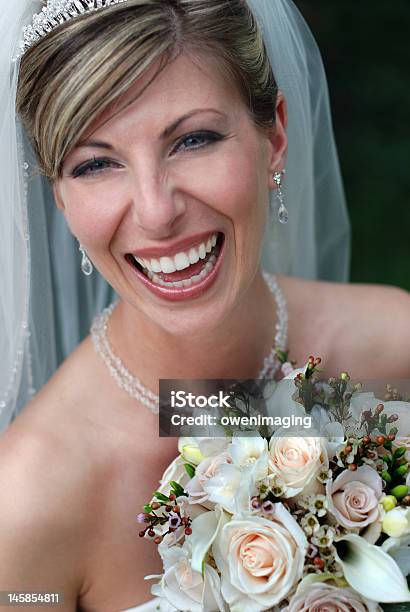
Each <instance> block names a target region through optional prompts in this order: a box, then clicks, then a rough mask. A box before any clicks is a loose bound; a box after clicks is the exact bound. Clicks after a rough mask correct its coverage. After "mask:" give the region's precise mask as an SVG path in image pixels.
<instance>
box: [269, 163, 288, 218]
mask: <svg viewBox="0 0 410 612" xmlns="http://www.w3.org/2000/svg"><path fill="white" fill-rule="evenodd" d="M285 173H286V170H282V171H279V172H275V174H274V175H273V180H274V181H275V183H276V185H277V186H278V188H277V191H276V199H277V200H278V202H279V210H278V219H279V221H280V223H287V222H288V221H289V213H288V210H287V208H286V206H285V205H284V203H283V202H284V200H285V196H284V194H283V191H282V176H283V175H284V174H285Z"/></svg>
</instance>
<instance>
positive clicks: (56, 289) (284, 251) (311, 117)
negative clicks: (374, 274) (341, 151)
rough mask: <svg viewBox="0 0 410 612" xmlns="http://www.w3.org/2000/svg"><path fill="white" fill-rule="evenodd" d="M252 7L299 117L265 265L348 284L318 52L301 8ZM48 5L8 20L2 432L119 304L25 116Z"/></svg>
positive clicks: (25, 8) (1, 34)
mask: <svg viewBox="0 0 410 612" xmlns="http://www.w3.org/2000/svg"><path fill="white" fill-rule="evenodd" d="M247 1H248V4H249V6H250V8H251V10H252V11H253V12H254V14H255V16H256V18H257V20H258V23H259V25H260V27H261V28H262V32H263V36H264V40H265V44H266V47H267V50H268V54H269V57H270V60H271V63H272V67H273V72H274V74H275V77H276V80H277V82H278V85H279V88H280V89H281V91H282V92H283V93H284V96H285V98H286V101H287V106H288V115H289V123H288V136H289V152H288V161H287V165H286V170H287V172H286V175H285V181H284V193H285V196H286V206H287V208H288V210H289V216H290V220H289V223H288V224H287V225H286V226H284V225H282V224H279V223H278V222H277V220H276V216H275V214H273V215H272V219H271V220H270V223H269V224H268V225H267V227H266V234H265V239H264V246H263V265H264V267H265V268H266V269H267V270H268V271H271V272H278V273H282V274H289V275H294V276H302V277H306V278H321V279H325V280H335V281H346V280H348V273H349V257H350V226H349V221H348V216H347V212H346V206H345V201H344V194H343V187H342V182H341V177H340V171H339V165H338V159H337V153H336V149H335V145H334V140H333V132H332V125H331V117H330V110H329V101H328V91H327V84H326V77H325V74H324V69H323V65H322V61H321V58H320V53H319V50H318V48H317V46H316V43H315V42H314V39H313V37H312V35H311V33H310V31H309V29H308V27H307V26H306V24H305V22H304V20H303V18H302V17H301V15H300V14H299V12H298V10H297V9H296V7H295V6H294V4H293V3H292V2H291V0H247ZM88 4H94V3H93V2H91V3H90V2H88ZM101 4H103V3H101ZM42 6H43V3H42V2H39V1H38V0H13V2H11V3H8V5H7V10H4V11H1V12H0V104H1V115H0V147H1V167H0V185H1V189H0V355H1V366H0V431H1V430H4V429H5V428H6V427H7V425H8V424H9V423H10V421H11V420H13V418H14V417H15V416H16V414H17V413H18V412H19V411H20V410H21V409H22V407H23V406H24V405H25V404H26V402H27V401H28V400H29V399H30V398H31V397H32V396H33V395H34V394H35V392H36V391H38V390H39V389H40V388H41V387H42V386H43V385H44V384H45V382H47V380H48V379H49V377H50V376H51V375H52V374H53V372H54V371H55V370H56V368H57V367H58V365H59V364H60V363H61V361H62V360H63V359H64V358H65V357H66V356H67V355H68V354H69V353H70V352H71V351H72V350H73V349H74V347H75V346H76V345H77V344H78V343H79V342H80V341H81V339H82V338H83V337H84V336H85V335H86V334H87V333H88V330H89V326H90V324H91V320H92V318H93V316H94V314H95V313H96V312H98V311H100V310H101V309H102V308H103V307H104V306H106V305H107V304H108V303H109V302H110V301H112V299H113V297H114V292H113V290H112V288H111V287H110V286H109V285H108V284H107V283H106V281H105V280H104V279H103V278H102V277H101V276H99V274H98V272H97V271H94V274H93V275H92V276H91V277H85V276H84V275H83V274H82V273H81V270H80V261H81V255H80V253H79V251H78V244H77V241H76V240H75V238H74V237H73V236H72V235H71V234H70V232H69V230H68V228H67V225H66V223H65V220H64V218H63V216H62V213H61V212H60V211H59V210H58V209H57V208H56V206H55V205H54V202H53V197H52V192H51V189H50V186H49V185H48V183H47V181H46V180H45V179H44V178H42V177H41V176H40V175H39V174H38V172H36V162H35V159H34V155H33V153H32V150H31V147H30V144H29V143H28V141H27V139H26V137H25V134H24V131H23V129H22V127H21V125H20V123H19V120H18V117H17V116H16V111H15V98H16V86H17V79H18V68H19V62H18V60H17V61H15V60H13V59H12V58H15V56H16V54H17V53H18V50H19V43H20V40H21V31H22V27H23V26H24V25H25V24H27V23H29V22H31V18H32V15H33V14H34V13H37V12H39V10H41V7H42ZM96 6H97V4H96ZM101 10H110V9H109V8H102V9H101ZM271 197H272V199H273V201H274V198H275V194H274V192H272V193H271ZM274 210H276V208H274Z"/></svg>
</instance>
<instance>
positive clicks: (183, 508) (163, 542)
mask: <svg viewBox="0 0 410 612" xmlns="http://www.w3.org/2000/svg"><path fill="white" fill-rule="evenodd" d="M319 363H320V360H319V359H314V358H313V357H310V358H309V362H308V364H307V366H306V367H305V368H302V369H299V370H293V371H289V370H290V369H291V368H289V364H285V366H284V368H283V370H284V371H285V372H286V371H287V376H286V378H285V379H283V380H285V381H286V380H287V386H286V387H284V386H283V381H279V382H277V383H276V386H275V390H274V392H273V394H272V397H271V399H270V401H271V403H272V406H274V407H275V406H276V407H277V405H278V402H279V403H280V409H281V410H282V411H284V412H286V411H288V410H289V411H295V410H296V411H298V412H299V413H300V412H301V411H302V412H303V413H304V414H308V415H310V416H311V417H312V421H313V423H314V427H315V430H316V431H317V435H312V433H309V435H306V432H303V431H289V430H288V429H286V430H284V429H283V428H282V429H278V430H276V431H273V432H271V433H270V435H266V436H265V435H261V434H260V433H259V432H255V431H253V432H252V431H243V432H241V434H240V435H239V434H238V433H237V432H236V434H234V435H231V436H228V437H223V436H221V437H214V438H205V437H203V438H187V437H186V438H180V439H179V452H180V454H179V456H178V457H177V458H176V459H175V460H174V461H173V463H172V464H171V465H170V466H169V468H168V469H167V470H166V472H165V474H164V476H163V479H162V481H161V486H160V488H159V490H158V491H156V492H155V493H154V495H153V499H152V500H151V502H150V503H148V504H147V505H146V506H145V507H144V512H143V513H141V514H139V515H138V520H139V522H140V523H142V524H143V525H142V526H141V527H142V528H141V531H140V536H141V537H148V538H151V539H152V540H153V541H154V542H155V544H157V545H158V552H159V554H160V556H161V558H162V562H163V568H164V571H163V574H162V575H159V576H147V577H146V578H147V579H156V580H157V583H156V584H154V585H153V587H152V593H153V594H154V595H156V596H158V597H160V598H161V604H160V610H161V612H162V611H163V610H165V611H167V612H168V611H169V612H171V611H175V610H178V611H180V610H189V611H192V612H219V611H227V612H228V611H231V612H244V611H246V612H259V611H262V610H278V611H279V610H286V612H297V611H306V612H307V611H311V610H322V609H329V610H330V609H332V610H346V611H347V610H357V611H360V612H366V611H369V612H370V611H376V610H381V609H382V608H381V607H380V606H379V604H384V603H398V602H410V591H409V589H408V585H407V581H406V576H407V575H408V574H410V474H409V461H410V437H409V436H408V434H409V428H408V427H407V426H406V421H407V419H409V417H410V402H409V401H408V399H407V400H405V399H404V398H403V397H402V396H400V394H399V392H398V391H397V390H396V389H392V387H391V386H389V385H387V393H386V396H385V397H384V399H383V400H380V399H377V398H376V397H375V396H374V394H373V393H370V392H367V393H364V392H363V391H362V389H361V386H360V384H356V385H354V386H352V385H351V384H350V379H349V376H348V374H347V373H342V374H341V376H340V377H339V378H330V379H328V380H327V381H320V380H318V365H319ZM286 368H287V370H286ZM289 381H290V382H289ZM289 384H290V385H291V387H289ZM285 388H286V390H287V391H286V392H284V389H285ZM289 388H290V390H291V393H289V391H288V390H289ZM232 409H233V410H235V409H236V407H235V405H234V404H233V405H232ZM406 608H407V606H405V608H403V609H406ZM388 609H391V606H389V608H388ZM396 609H400V608H396ZM407 609H408V608H407Z"/></svg>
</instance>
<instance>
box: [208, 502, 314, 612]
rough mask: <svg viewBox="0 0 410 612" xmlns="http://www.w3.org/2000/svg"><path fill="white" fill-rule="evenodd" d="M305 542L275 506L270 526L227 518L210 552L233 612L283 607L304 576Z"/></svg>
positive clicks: (260, 521) (254, 519)
mask: <svg viewBox="0 0 410 612" xmlns="http://www.w3.org/2000/svg"><path fill="white" fill-rule="evenodd" d="M306 549H307V540H306V537H305V534H304V533H303V531H302V529H301V528H300V527H299V525H298V524H297V522H296V521H295V519H294V518H293V517H292V516H291V514H290V513H289V512H288V511H287V510H286V509H285V507H284V506H283V505H282V504H280V503H278V504H275V507H274V512H273V514H272V520H268V519H265V518H262V517H260V516H253V517H252V518H247V517H245V518H241V517H240V516H239V517H235V518H233V519H232V520H229V518H227V517H225V522H223V524H222V525H221V527H220V530H219V532H218V534H217V536H216V538H215V541H214V543H213V546H212V552H213V556H214V559H215V561H216V564H217V566H218V569H219V570H220V572H221V575H222V595H223V597H224V599H225V600H226V601H227V602H228V604H229V606H230V610H231V612H244V610H246V612H259V611H260V610H265V609H267V608H269V607H271V606H274V605H276V604H278V603H279V602H280V601H282V600H283V599H284V598H285V597H286V596H287V595H288V594H289V593H290V591H291V589H292V588H293V587H294V585H295V584H296V583H297V582H298V581H299V580H300V579H301V578H302V576H303V567H304V559H305V553H306Z"/></svg>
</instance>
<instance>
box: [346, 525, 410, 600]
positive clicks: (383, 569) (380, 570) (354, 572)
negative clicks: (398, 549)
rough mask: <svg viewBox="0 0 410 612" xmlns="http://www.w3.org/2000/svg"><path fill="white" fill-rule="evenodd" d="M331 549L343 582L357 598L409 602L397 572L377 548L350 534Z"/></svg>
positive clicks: (402, 581) (409, 593)
mask: <svg viewBox="0 0 410 612" xmlns="http://www.w3.org/2000/svg"><path fill="white" fill-rule="evenodd" d="M335 546H336V550H337V553H336V559H337V561H339V563H340V565H341V566H342V569H343V574H344V576H345V578H346V580H347V582H348V583H349V584H350V586H351V587H352V588H353V589H355V590H356V591H357V592H358V593H360V595H362V596H363V597H366V598H367V599H370V600H373V601H377V602H378V603H401V602H407V601H410V591H409V589H408V587H407V582H406V580H405V578H404V576H403V574H402V572H401V571H400V568H399V567H398V565H397V563H396V562H395V561H394V559H393V558H392V557H391V556H390V555H388V554H387V553H386V552H385V551H384V550H382V549H381V548H380V547H379V546H374V545H373V544H369V542H367V540H365V539H364V538H362V537H360V536H358V535H357V534H354V533H350V534H348V535H346V536H343V537H341V538H339V539H338V540H337V541H336V542H335Z"/></svg>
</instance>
